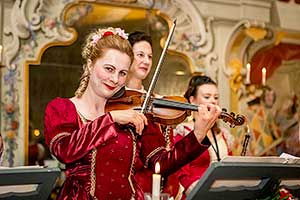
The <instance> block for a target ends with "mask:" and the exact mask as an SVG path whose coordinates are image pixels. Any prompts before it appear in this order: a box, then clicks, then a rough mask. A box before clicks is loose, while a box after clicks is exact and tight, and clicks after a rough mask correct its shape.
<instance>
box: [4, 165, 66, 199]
mask: <svg viewBox="0 0 300 200" xmlns="http://www.w3.org/2000/svg"><path fill="white" fill-rule="evenodd" d="M59 175H60V169H59V168H42V167H16V168H0V177H1V178H0V191H1V190H4V191H1V194H0V199H4V200H25V199H26V200H46V199H47V198H48V197H49V194H50V192H51V190H52V188H53V187H54V185H55V181H56V179H57V177H58V176H59ZM1 187H2V189H1ZM3 187H4V188H3ZM5 190H6V191H7V192H6V191H5Z"/></svg>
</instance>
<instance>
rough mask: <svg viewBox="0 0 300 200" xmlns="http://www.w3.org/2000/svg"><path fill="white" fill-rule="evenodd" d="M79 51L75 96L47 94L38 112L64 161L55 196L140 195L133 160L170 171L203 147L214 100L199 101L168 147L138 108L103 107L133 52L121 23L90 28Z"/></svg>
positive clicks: (122, 77) (215, 114)
mask: <svg viewBox="0 0 300 200" xmlns="http://www.w3.org/2000/svg"><path fill="white" fill-rule="evenodd" d="M82 57H83V59H84V61H85V62H84V65H83V74H82V77H81V81H80V84H79V88H78V89H77V91H76V92H75V96H74V97H72V98H56V99H54V100H52V101H51V102H50V103H49V104H48V105H47V107H46V111H45V117H44V126H45V127H44V134H45V139H46V143H47V145H48V146H49V149H50V151H51V153H52V154H53V155H54V156H55V157H56V158H57V159H58V160H59V161H60V162H62V163H64V164H65V165H66V181H65V183H64V185H63V188H62V191H61V192H60V196H59V199H60V200H61V199H74V200H75V199H76V200H92V199H98V200H101V199H105V200H108V199H125V200H128V199H144V195H143V191H142V189H141V188H140V187H139V185H138V183H137V182H136V180H135V178H134V174H135V171H136V169H137V168H139V166H146V167H147V168H149V169H151V170H153V171H154V167H155V164H156V163H157V162H158V163H159V164H160V166H161V171H160V172H161V174H162V175H163V176H168V175H169V174H172V173H174V172H176V171H177V170H178V169H180V168H181V167H182V166H184V165H185V164H187V163H188V162H191V161H192V160H193V159H195V158H196V157H198V156H199V155H200V154H202V153H203V152H204V151H205V150H207V148H208V147H209V145H210V142H209V140H208V138H207V137H206V133H207V132H208V130H209V129H210V128H211V127H212V126H213V124H214V123H215V121H216V120H217V118H218V116H219V115H220V113H221V110H220V108H219V107H218V106H217V105H213V104H210V105H200V106H198V113H197V114H195V115H194V117H195V123H194V128H193V131H191V132H190V133H189V134H187V135H186V136H185V137H184V138H182V139H181V140H180V141H178V142H177V143H176V145H175V146H174V147H173V148H172V149H171V150H169V151H167V150H166V148H165V147H164V138H163V135H162V133H161V131H160V127H159V126H158V125H157V124H155V123H153V122H152V121H151V120H149V121H148V120H147V118H146V117H145V115H144V114H142V113H140V112H137V111H134V110H132V109H130V110H112V111H110V112H106V111H105V105H106V103H107V101H108V100H109V99H110V98H111V97H112V96H113V95H114V94H115V93H116V92H117V91H119V90H120V88H122V87H123V86H124V85H125V81H126V77H127V74H128V71H129V69H130V65H131V63H132V60H133V53H132V48H131V45H130V43H129V42H128V40H127V34H126V33H125V32H124V31H123V30H121V29H120V28H107V29H97V30H95V31H93V32H91V33H90V34H89V35H88V37H87V39H86V42H85V44H84V46H83V49H82ZM129 124H130V125H131V126H130V127H134V129H135V131H133V130H132V128H128V125H129ZM146 125H147V126H146Z"/></svg>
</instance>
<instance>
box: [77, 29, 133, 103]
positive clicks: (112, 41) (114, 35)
mask: <svg viewBox="0 0 300 200" xmlns="http://www.w3.org/2000/svg"><path fill="white" fill-rule="evenodd" d="M116 30H118V31H120V30H121V29H115V28H112V27H109V28H106V29H97V30H95V31H92V32H91V33H90V34H89V35H88V36H87V37H86V40H85V43H84V44H83V46H82V52H81V56H82V58H83V60H84V63H83V66H82V67H83V73H82V75H81V77H80V83H79V87H78V89H77V90H76V92H75V96H76V97H81V96H82V94H83V93H84V91H85V90H86V88H87V85H88V83H89V79H90V71H89V69H88V66H87V63H88V60H91V61H92V63H94V62H95V61H96V60H97V59H98V58H101V57H102V56H103V55H104V53H105V51H106V50H107V49H115V50H118V51H120V52H122V53H126V54H127V55H128V56H129V57H130V60H131V63H132V61H133V51H132V47H131V45H130V43H129V41H128V40H127V34H126V33H125V32H124V31H123V32H121V34H120V33H119V32H116ZM107 33H109V34H107ZM95 38H96V39H95Z"/></svg>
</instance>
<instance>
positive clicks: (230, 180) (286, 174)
mask: <svg viewBox="0 0 300 200" xmlns="http://www.w3.org/2000/svg"><path fill="white" fill-rule="evenodd" d="M278 183H281V185H284V186H286V187H287V188H288V189H289V190H290V191H292V193H293V194H294V195H299V194H300V164H299V160H298V163H297V162H295V161H293V160H289V159H285V158H279V157H240V156H237V157H234V156H232V157H228V158H226V159H224V160H222V161H220V162H215V163H212V164H211V166H210V167H209V168H208V169H207V171H206V172H205V173H204V175H203V177H202V178H201V179H200V180H199V182H198V183H197V184H196V186H195V188H194V189H193V190H192V191H191V192H190V194H189V195H188V196H187V200H198V199H205V200H223V199H224V200H228V199H234V200H252V199H253V200H254V199H257V198H261V197H262V196H263V195H265V194H266V193H268V192H269V191H272V189H274V187H276V185H277V184H278Z"/></svg>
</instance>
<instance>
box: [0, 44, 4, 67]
mask: <svg viewBox="0 0 300 200" xmlns="http://www.w3.org/2000/svg"><path fill="white" fill-rule="evenodd" d="M2 48H3V47H2V45H0V65H1V64H2Z"/></svg>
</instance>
